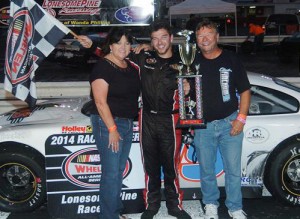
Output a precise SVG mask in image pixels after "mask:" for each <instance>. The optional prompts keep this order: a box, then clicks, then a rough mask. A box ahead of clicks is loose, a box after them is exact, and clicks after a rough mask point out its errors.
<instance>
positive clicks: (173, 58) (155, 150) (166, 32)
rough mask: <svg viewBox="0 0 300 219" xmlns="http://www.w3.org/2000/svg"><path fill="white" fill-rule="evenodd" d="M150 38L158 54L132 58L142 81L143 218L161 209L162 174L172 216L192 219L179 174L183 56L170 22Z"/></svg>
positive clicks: (149, 218)
mask: <svg viewBox="0 0 300 219" xmlns="http://www.w3.org/2000/svg"><path fill="white" fill-rule="evenodd" d="M150 35H151V36H150V37H151V44H152V47H153V49H154V50H155V51H146V52H142V53H141V54H138V55H133V56H130V59H131V60H133V61H136V63H137V64H138V65H139V66H140V68H141V80H142V100H143V109H142V114H141V120H140V122H141V126H140V127H141V147H142V156H143V162H144V169H145V183H146V185H145V191H144V200H145V205H146V210H145V211H144V213H143V214H142V216H141V218H142V219H152V218H153V217H154V216H155V215H156V214H157V212H158V210H159V208H160V203H161V171H162V172H163V176H164V178H163V179H164V187H165V189H164V194H165V197H166V206H167V208H168V213H169V214H170V215H172V216H174V217H177V218H180V219H189V218H191V217H190V216H189V215H188V214H187V213H186V212H185V211H184V210H183V209H182V198H183V193H182V191H181V190H180V188H179V179H178V172H177V171H178V163H179V162H180V161H179V154H180V147H181V130H179V129H175V125H176V123H177V120H178V117H179V116H178V90H177V88H178V86H177V79H176V75H177V74H178V70H177V69H176V67H175V66H176V65H177V64H178V63H179V61H180V57H179V54H176V55H175V54H174V53H173V51H172V40H173V35H172V33H171V28H170V26H169V24H168V23H167V22H164V21H155V22H154V23H152V25H151V26H150ZM161 168H162V169H161Z"/></svg>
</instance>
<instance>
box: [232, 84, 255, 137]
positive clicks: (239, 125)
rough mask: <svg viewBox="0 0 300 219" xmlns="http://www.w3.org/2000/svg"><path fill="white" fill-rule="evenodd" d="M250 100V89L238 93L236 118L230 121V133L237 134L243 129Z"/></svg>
mask: <svg viewBox="0 0 300 219" xmlns="http://www.w3.org/2000/svg"><path fill="white" fill-rule="evenodd" d="M250 100H251V91H250V89H249V90H246V91H244V92H243V93H241V94H240V108H239V113H238V116H237V118H236V119H235V120H234V121H232V129H231V131H230V134H231V135H238V134H240V133H241V132H242V131H243V128H244V126H245V124H246V119H247V115H248V110H249V106H250Z"/></svg>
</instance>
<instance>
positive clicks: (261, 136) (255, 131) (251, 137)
mask: <svg viewBox="0 0 300 219" xmlns="http://www.w3.org/2000/svg"><path fill="white" fill-rule="evenodd" d="M269 137H270V133H269V132H268V130H266V129H265V128H263V127H259V126H257V127H251V128H250V129H247V130H246V131H245V139H246V140H247V141H249V142H251V143H253V144H261V143H263V142H265V141H267V140H268V139H269Z"/></svg>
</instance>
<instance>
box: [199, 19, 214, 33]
mask: <svg viewBox="0 0 300 219" xmlns="http://www.w3.org/2000/svg"><path fill="white" fill-rule="evenodd" d="M203 27H207V28H209V29H215V30H216V31H217V33H219V28H218V24H217V23H215V22H213V21H211V20H209V19H204V20H203V21H202V22H200V23H199V24H198V25H197V27H196V31H198V30H200V29H201V28H203Z"/></svg>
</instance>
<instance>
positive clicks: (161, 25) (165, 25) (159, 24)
mask: <svg viewBox="0 0 300 219" xmlns="http://www.w3.org/2000/svg"><path fill="white" fill-rule="evenodd" d="M160 29H165V30H166V31H167V32H168V33H169V34H170V35H172V28H171V26H170V24H169V22H167V21H165V20H156V21H153V22H152V23H151V25H150V35H151V34H152V33H153V32H155V31H158V30H160Z"/></svg>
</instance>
